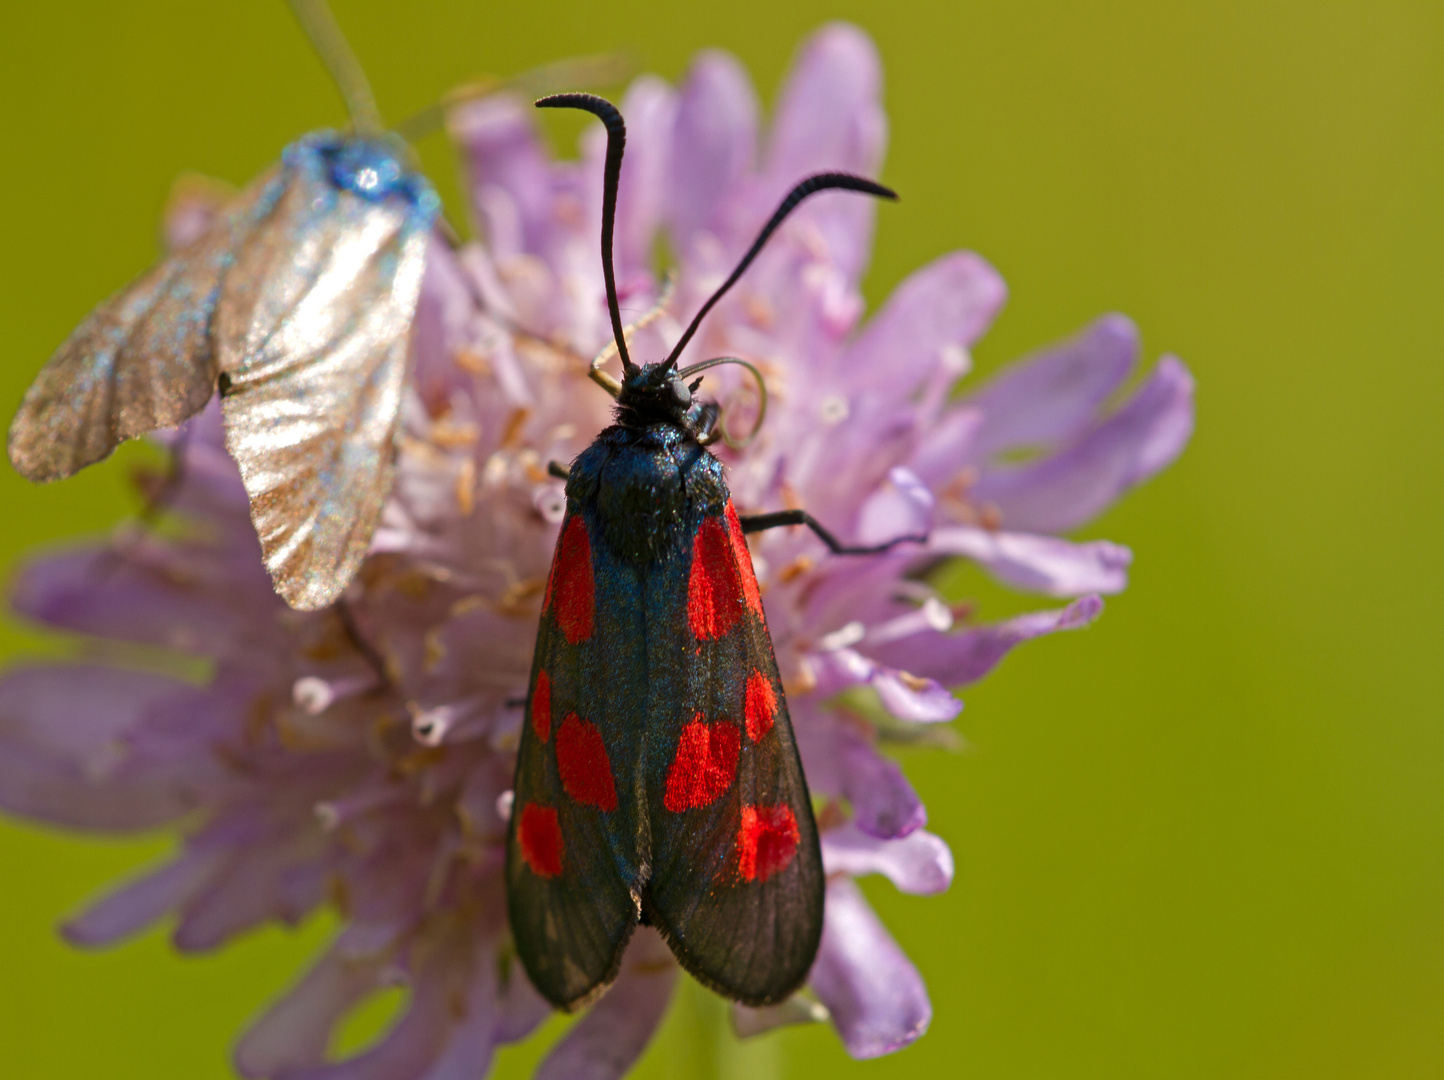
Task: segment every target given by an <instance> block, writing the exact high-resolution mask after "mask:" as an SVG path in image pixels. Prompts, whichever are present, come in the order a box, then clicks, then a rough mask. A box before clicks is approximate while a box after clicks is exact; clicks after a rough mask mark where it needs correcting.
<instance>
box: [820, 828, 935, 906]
mask: <svg viewBox="0 0 1444 1080" xmlns="http://www.w3.org/2000/svg"><path fill="white" fill-rule="evenodd" d="M822 865H823V868H824V869H825V870H826V871H827V873H828V874H829V875H832V874H847V875H848V876H849V877H862V876H863V875H864V874H883V875H884V876H886V877H887V879H888V880H889V881H891V882H892V883H893V884H894V885H896V886H897V887H898V888H899V889H900V890H902V891H903V892H905V893H912V894H913V895H916V896H930V895H932V894H933V893H940V892H944V891H946V889H947V887H948V886H949V885H951V884H952V883H953V853H952V852H951V851H949V850H948V845H947V844H946V843H944V842H943V839H942V838H941V837H939V836H934V835H933V834H932V833H930V832H924V831H923V830H922V829H918V830H917V831H916V832H912V833H909V834H908V835H907V836H905V837H902V838H900V839H896V840H879V839H877V838H876V837H873V836H869V835H868V834H867V833H865V832H863V831H862V830H861V829H859V828H858V827H857V826H856V825H854V824H852V823H850V822H849V823H848V824H846V825H842V826H840V827H838V828H836V829H828V830H827V831H826V832H824V833H823V834H822Z"/></svg>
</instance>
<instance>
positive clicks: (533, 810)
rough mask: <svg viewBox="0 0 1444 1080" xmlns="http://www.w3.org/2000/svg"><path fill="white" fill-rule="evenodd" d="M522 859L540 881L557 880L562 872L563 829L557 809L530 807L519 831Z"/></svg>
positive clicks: (531, 804) (523, 811)
mask: <svg viewBox="0 0 1444 1080" xmlns="http://www.w3.org/2000/svg"><path fill="white" fill-rule="evenodd" d="M516 839H517V843H519V844H520V845H521V857H522V858H523V859H525V860H526V864H527V865H528V866H530V867H531V869H532V873H534V874H536V875H537V877H544V878H554V877H556V876H557V875H558V874H560V873H561V872H562V847H563V845H562V827H561V826H560V825H559V824H558V823H557V812H556V808H555V807H551V806H538V805H537V804H536V803H527V804H526V805H525V806H523V807H522V808H521V820H520V821H519V822H518V823H517V827H516Z"/></svg>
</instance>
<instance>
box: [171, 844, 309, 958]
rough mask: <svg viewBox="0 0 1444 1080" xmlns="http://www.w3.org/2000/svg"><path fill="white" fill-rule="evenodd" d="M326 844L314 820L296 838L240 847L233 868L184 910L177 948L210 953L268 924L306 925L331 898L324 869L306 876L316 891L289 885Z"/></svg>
mask: <svg viewBox="0 0 1444 1080" xmlns="http://www.w3.org/2000/svg"><path fill="white" fill-rule="evenodd" d="M324 845H325V842H324V840H323V838H322V835H321V831H320V826H319V824H318V823H316V822H315V821H314V819H311V820H308V821H307V822H306V825H305V826H304V827H302V828H301V829H298V830H296V834H295V835H294V836H287V837H285V838H284V839H281V840H278V841H271V842H265V841H262V840H255V841H252V842H251V843H249V844H246V845H245V846H242V847H239V849H238V850H237V851H235V852H234V853H233V855H232V857H231V859H230V860H229V865H227V866H226V867H224V868H223V869H221V870H220V871H219V872H217V873H216V874H215V875H214V877H213V878H212V880H211V881H210V882H209V883H208V885H207V887H206V888H205V889H204V890H203V891H202V892H200V893H199V894H197V895H196V896H195V898H194V899H192V900H191V901H190V902H189V903H187V904H186V905H185V907H184V908H183V909H182V910H181V912H180V918H179V919H178V920H177V923H176V928H175V932H174V934H173V935H172V940H173V942H174V943H175V946H176V948H177V949H179V950H180V951H181V952H206V951H208V950H210V949H214V948H217V947H218V946H220V945H222V944H224V943H225V942H227V941H229V940H230V939H231V938H233V937H235V936H236V935H237V934H239V933H242V932H243V931H245V930H249V929H251V928H252V927H254V926H258V925H259V924H261V923H263V922H266V921H267V920H271V919H274V920H275V921H277V922H284V923H289V924H295V923H296V922H298V921H300V919H301V918H303V917H304V916H305V915H306V914H308V913H309V911H310V910H311V909H313V908H314V907H316V906H318V905H319V904H321V903H322V902H323V901H324V900H325V898H326V888H325V887H326V874H325V873H324V868H323V867H318V868H316V869H317V871H318V872H316V873H312V874H307V875H304V876H305V878H306V879H307V880H309V881H310V883H311V888H310V889H308V890H305V891H304V892H303V893H302V894H301V895H299V896H297V895H295V893H294V891H293V890H291V889H289V888H288V886H289V885H291V884H292V883H293V882H294V881H295V880H296V878H297V877H298V876H299V875H300V872H301V871H303V870H304V869H306V868H307V866H308V864H309V863H310V862H311V861H312V860H314V859H316V858H318V857H319V854H320V851H321V850H322V849H323V848H324ZM298 907H299V910H298Z"/></svg>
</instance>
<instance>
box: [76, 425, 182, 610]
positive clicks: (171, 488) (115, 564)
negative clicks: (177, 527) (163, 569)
mask: <svg viewBox="0 0 1444 1080" xmlns="http://www.w3.org/2000/svg"><path fill="white" fill-rule="evenodd" d="M190 430H191V429H190V424H189V423H186V424H183V425H182V426H181V428H180V430H179V431H177V432H176V437H175V439H174V441H172V442H171V445H170V447H169V450H170V462H169V463H168V464H167V465H166V471H165V476H163V477H162V478H161V481H160V483H159V484H157V485H156V487H155V490H154V491H152V492H151V493H150V494H148V495H147V496H146V498H145V503H144V504H143V505H142V506H141V508H140V509H139V510H138V511H137V512H136V515H135V519H134V521H132V522H130V523H129V527H128V528H124V529H121V530H117V531H116V534H115V538H114V539H113V540H112V542H111V544H110V545H109V546H108V547H106V548H105V549H104V550H103V551H101V552H100V554H99V555H98V556H97V557H96V559H95V561H94V562H93V563H92V564H91V566H90V570H89V574H90V576H91V578H92V580H94V581H95V582H96V583H97V584H100V583H102V582H105V581H106V580H108V579H109V578H110V575H111V574H113V573H115V572H116V571H117V570H119V569H120V568H121V567H122V566H124V565H125V561H126V558H127V552H128V550H129V549H130V547H131V545H133V544H135V543H136V542H138V541H139V540H140V539H141V538H142V537H143V536H144V535H145V534H146V533H148V532H149V531H150V530H152V529H153V528H155V525H156V522H157V521H159V520H160V517H161V515H162V514H164V513H165V512H166V511H167V510H169V509H170V504H171V500H172V499H173V498H175V495H176V493H177V492H178V491H180V488H181V485H182V484H183V483H184V482H185V478H186V443H187V441H188V440H189V439H190Z"/></svg>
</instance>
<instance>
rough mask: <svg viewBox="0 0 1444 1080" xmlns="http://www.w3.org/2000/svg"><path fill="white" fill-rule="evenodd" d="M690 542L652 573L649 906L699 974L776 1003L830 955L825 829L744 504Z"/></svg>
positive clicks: (742, 997) (733, 992)
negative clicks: (743, 517) (821, 950)
mask: <svg viewBox="0 0 1444 1080" xmlns="http://www.w3.org/2000/svg"><path fill="white" fill-rule="evenodd" d="M689 540H690V541H691V542H690V543H689V547H690V548H691V550H690V551H688V552H687V553H686V554H687V556H688V557H687V558H685V559H678V560H672V561H670V562H668V563H666V564H662V565H659V566H658V567H656V568H655V569H654V570H653V571H652V573H651V574H650V576H649V580H648V597H649V601H648V604H647V608H648V610H649V612H650V613H651V622H650V623H649V627H648V642H649V647H648V651H649V655H648V667H649V669H650V670H651V671H652V672H653V673H654V676H653V682H652V685H651V687H650V690H649V697H650V701H651V704H650V706H649V711H650V712H651V713H652V717H651V725H650V734H649V737H648V742H647V766H646V776H647V792H648V803H647V811H648V817H649V821H650V833H651V840H652V873H651V879H650V882H649V884H648V887H647V892H646V898H645V905H646V910H647V913H648V916H649V918H650V920H651V922H652V923H653V924H654V925H656V926H657V928H658V929H659V930H661V932H662V934H663V935H664V936H665V937H666V938H667V940H668V942H669V944H670V945H671V947H672V950H673V952H674V953H675V954H676V956H677V959H678V960H679V961H680V962H681V964H682V966H683V967H684V968H686V969H687V970H688V971H689V972H691V973H692V975H693V976H695V977H696V978H697V979H698V980H699V981H700V982H702V983H704V984H705V985H707V986H710V987H712V988H713V989H714V990H717V991H718V992H719V993H722V994H725V995H727V996H728V997H731V998H735V999H737V1000H738V1001H742V1002H744V1003H746V1004H749V1005H766V1004H772V1003H774V1002H777V1001H781V1000H783V999H784V998H786V997H788V996H789V995H790V994H791V993H792V992H793V991H795V990H796V989H797V988H798V987H799V986H800V985H801V984H802V983H803V981H804V980H805V979H806V978H807V973H808V971H809V969H810V968H811V967H812V961H813V959H814V958H815V956H816V954H817V946H818V942H819V940H820V938H821V934H822V907H823V884H824V879H823V872H822V859H821V853H820V850H819V847H818V839H817V828H816V825H815V824H814V822H813V817H812V807H811V803H810V801H809V798H808V793H807V784H806V781H805V780H804V779H803V774H802V765H801V762H800V761H799V759H798V754H797V747H796V744H795V743H794V741H793V736H792V726H791V723H790V721H789V719H788V714H787V704H786V701H785V699H784V697H783V693H782V682H781V678H780V677H779V675H778V671H777V661H776V660H775V658H774V656H773V652H772V642H771V639H770V638H769V636H768V633H767V625H766V620H765V618H764V617H763V614H762V605H761V602H760V598H759V597H758V594H757V588H756V578H755V576H754V575H753V571H752V563H751V558H750V556H749V555H748V553H747V547H746V543H745V541H743V539H742V534H741V529H740V526H739V525H738V524H737V522H736V518H735V514H734V513H733V512H732V511H731V504H730V503H728V504H727V509H726V512H725V513H723V514H721V515H717V516H711V517H708V518H704V519H703V521H702V522H701V523H700V525H699V528H698V530H697V531H696V532H694V533H693V534H692V535H691V536H690V537H689ZM739 592H740V595H739Z"/></svg>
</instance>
